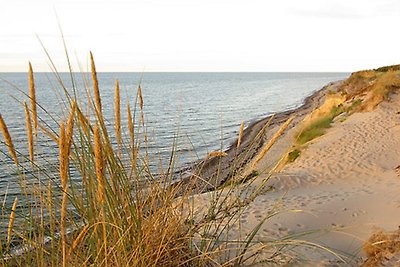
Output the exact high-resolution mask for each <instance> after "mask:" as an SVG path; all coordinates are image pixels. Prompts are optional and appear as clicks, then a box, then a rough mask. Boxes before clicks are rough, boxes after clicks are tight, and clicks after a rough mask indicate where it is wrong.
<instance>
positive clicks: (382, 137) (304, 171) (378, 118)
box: [197, 83, 400, 266]
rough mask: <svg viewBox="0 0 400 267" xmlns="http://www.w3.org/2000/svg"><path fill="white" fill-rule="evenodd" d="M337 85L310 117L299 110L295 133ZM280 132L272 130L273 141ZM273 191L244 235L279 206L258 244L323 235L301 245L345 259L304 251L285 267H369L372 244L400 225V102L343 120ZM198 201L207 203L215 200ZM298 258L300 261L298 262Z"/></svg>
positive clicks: (280, 145)
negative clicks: (364, 266)
mask: <svg viewBox="0 0 400 267" xmlns="http://www.w3.org/2000/svg"><path fill="white" fill-rule="evenodd" d="M337 85H338V83H336V84H331V85H330V86H328V87H327V88H325V89H324V90H322V91H324V92H325V93H323V92H318V93H316V94H315V95H314V98H313V99H314V100H313V101H312V102H314V104H313V105H311V106H309V107H308V109H307V108H306V109H304V108H303V109H299V110H300V111H301V112H300V113H299V110H297V113H298V116H297V118H296V121H295V123H293V125H296V123H298V122H299V121H301V120H302V119H303V118H304V116H305V115H306V114H307V112H309V111H310V109H313V108H315V105H317V104H318V103H321V100H322V99H323V98H324V97H325V95H326V92H327V91H328V90H332V88H333V89H335V88H336V87H337ZM278 126H279V124H277V125H275V126H274V125H273V127H271V129H269V131H270V132H271V134H273V133H274V131H276V129H277V128H278ZM296 127H297V126H293V127H291V128H289V129H288V130H287V131H286V133H285V135H284V136H283V137H282V138H281V139H280V140H279V141H278V142H277V144H276V146H274V148H273V149H272V150H271V151H270V152H269V153H268V154H267V155H266V156H265V157H264V159H263V160H261V161H260V162H259V163H258V165H257V166H256V169H257V170H264V174H261V175H260V177H258V178H257V180H256V181H255V182H254V184H253V185H252V186H255V187H257V186H258V185H260V183H261V182H262V181H263V179H265V178H267V177H269V174H268V171H269V170H271V168H272V166H274V165H275V164H276V163H277V162H278V160H279V158H280V157H281V156H282V154H284V153H285V152H287V151H288V149H290V147H291V144H293V139H294V136H295V135H296V133H298V131H299V129H297V128H296ZM267 185H270V186H273V188H274V189H273V190H272V191H269V192H266V193H265V194H262V195H260V196H259V197H257V198H256V199H255V201H254V202H253V203H252V204H251V206H250V207H249V209H247V210H246V211H245V212H244V213H243V214H242V215H241V218H240V224H241V225H240V227H241V229H242V232H243V233H246V232H250V231H251V230H252V229H254V227H255V226H256V225H257V224H258V223H259V222H260V221H261V220H262V219H263V218H265V217H266V216H267V215H268V212H270V211H271V208H272V207H273V206H274V205H279V210H281V211H282V213H281V214H279V215H276V216H274V217H272V218H270V219H268V220H267V221H266V222H265V223H264V224H263V226H262V227H261V229H260V231H259V232H258V234H257V236H256V239H257V240H264V241H265V240H273V239H277V238H282V237H284V236H288V235H293V234H300V235H301V233H305V232H307V231H315V232H313V233H308V234H306V235H304V236H302V235H301V236H299V237H298V238H297V239H301V240H306V241H309V242H313V243H315V244H318V245H321V246H324V247H325V248H327V249H330V250H332V251H333V252H335V253H337V255H340V257H341V259H340V258H338V256H337V255H334V254H333V253H330V252H328V251H327V250H323V249H322V250H321V249H315V248H311V247H307V246H304V245H303V246H299V247H297V248H294V249H293V251H291V252H288V253H287V254H286V255H287V257H286V258H285V259H282V264H283V263H289V264H293V265H301V266H303V265H306V266H326V265H328V266H331V265H335V264H339V265H341V264H343V265H345V266H348V265H350V266H352V265H359V264H360V263H362V262H363V261H364V260H365V254H364V252H363V250H362V247H363V243H364V242H365V240H366V239H368V237H369V236H370V235H371V234H372V233H373V232H374V231H376V229H378V228H382V229H385V230H387V231H393V230H396V229H398V227H399V225H400V194H399V192H400V95H399V94H392V95H390V98H389V100H388V101H384V102H382V103H381V104H380V105H379V106H378V107H376V108H375V109H374V110H372V111H369V112H358V113H354V114H351V115H347V116H346V115H344V116H340V117H338V118H337V119H336V120H335V122H334V123H333V124H332V127H331V128H329V129H328V130H327V132H326V134H325V135H323V136H320V137H318V138H316V139H314V140H312V141H311V142H310V143H308V144H307V145H306V147H305V148H303V149H302V152H301V155H300V157H299V158H297V159H296V160H295V161H294V162H293V163H289V164H287V165H286V166H285V167H284V168H283V169H282V170H281V171H280V172H279V173H274V174H272V176H271V177H270V178H269V180H268V184H267ZM197 198H198V199H204V200H203V201H206V199H207V194H202V195H198V196H197ZM285 210H286V212H285ZM287 210H296V212H290V211H287ZM290 255H294V257H295V258H294V259H290ZM301 255H303V256H304V257H301ZM260 257H261V258H262V257H263V255H260ZM264 257H268V255H264ZM302 258H304V259H306V260H307V261H302ZM343 260H344V261H343ZM398 263H399V265H400V262H398Z"/></svg>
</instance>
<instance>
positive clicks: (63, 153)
mask: <svg viewBox="0 0 400 267" xmlns="http://www.w3.org/2000/svg"><path fill="white" fill-rule="evenodd" d="M59 150H60V152H59V160H60V177H61V186H62V191H63V196H62V204H61V223H60V225H61V242H62V265H63V267H65V266H67V240H66V239H67V234H66V216H67V197H68V195H67V182H68V154H67V153H68V151H67V140H66V133H65V124H64V122H61V124H60V137H59Z"/></svg>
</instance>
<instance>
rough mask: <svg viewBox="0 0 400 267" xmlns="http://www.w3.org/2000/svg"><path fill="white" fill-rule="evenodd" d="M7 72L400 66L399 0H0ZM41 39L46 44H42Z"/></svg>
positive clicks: (1, 63) (0, 63)
mask: <svg viewBox="0 0 400 267" xmlns="http://www.w3.org/2000/svg"><path fill="white" fill-rule="evenodd" d="M0 7H1V10H2V14H1V16H0V25H2V26H1V27H0V72H7V71H11V72H14V71H18V72H19V71H21V72H24V71H27V69H28V67H27V66H28V62H29V61H30V62H32V64H33V67H34V70H35V71H50V67H49V59H48V58H47V56H46V53H45V51H44V49H43V47H42V46H41V44H40V41H41V42H42V43H43V45H44V47H45V49H46V50H47V52H48V53H49V54H50V56H51V59H52V61H54V62H55V64H56V66H57V68H58V69H59V71H65V70H67V64H66V58H65V51H64V47H63V41H62V38H61V34H60V28H59V24H60V25H61V28H62V31H63V33H64V37H65V41H66V45H67V48H68V52H69V55H70V58H71V61H72V64H73V68H74V70H75V71H79V70H84V71H85V70H87V66H88V55H89V51H92V52H93V54H94V57H95V61H96V65H97V70H98V71H115V72H117V71H139V72H140V71H147V72H151V71H304V72H308V71H321V72H324V71H338V72H352V71H357V70H361V69H370V68H376V67H380V66H383V65H391V64H400V53H399V51H400V49H399V48H400V34H399V31H398V27H399V25H400V1H399V0H301V1H299V0H279V1H278V0H273V1H270V0H229V1H228V0H201V1H194V0H168V1H167V0H130V1H129V0H107V1H105V0H35V1H31V0H12V1H11V0H0ZM39 40H40V41H39Z"/></svg>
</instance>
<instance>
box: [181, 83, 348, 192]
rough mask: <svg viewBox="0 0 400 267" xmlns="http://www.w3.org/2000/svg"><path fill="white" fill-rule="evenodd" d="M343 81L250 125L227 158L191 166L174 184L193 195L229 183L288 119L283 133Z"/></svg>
mask: <svg viewBox="0 0 400 267" xmlns="http://www.w3.org/2000/svg"><path fill="white" fill-rule="evenodd" d="M343 81H344V80H339V81H333V82H330V83H328V84H327V85H325V86H323V87H322V88H321V89H318V90H316V91H314V92H313V93H312V94H310V95H309V96H307V97H306V98H305V99H304V100H303V103H302V104H301V105H300V106H298V107H296V108H293V109H289V110H286V111H282V112H279V113H276V114H272V115H269V116H267V117H264V118H261V119H256V120H254V121H252V122H250V124H249V125H248V126H247V127H246V128H245V129H244V131H243V136H242V140H241V144H240V146H239V147H238V148H237V142H238V139H237V138H236V140H235V141H233V142H232V143H231V144H230V145H229V146H228V148H227V149H226V150H224V151H223V152H225V153H226V154H227V155H226V156H224V157H214V158H209V159H205V160H199V161H195V162H192V163H191V164H190V166H187V167H184V168H183V169H181V170H179V171H178V174H179V175H180V176H181V178H180V179H179V180H178V181H177V182H178V183H180V184H185V185H187V186H188V187H192V188H193V189H194V190H195V191H194V192H195V193H204V192H207V191H212V190H216V189H217V188H218V187H220V186H221V185H223V184H224V183H225V182H228V181H229V179H230V178H232V177H233V176H234V175H235V174H237V173H238V172H240V171H242V170H243V168H245V166H246V165H248V164H249V162H251V161H252V160H253V159H254V158H255V156H256V155H257V154H258V153H259V152H260V150H261V148H262V146H263V145H264V143H265V142H266V141H267V140H268V139H270V138H271V136H272V134H273V133H275V132H276V131H277V130H278V129H279V128H280V127H281V125H282V124H283V123H285V122H286V121H287V120H288V119H289V118H290V117H292V116H295V119H294V120H293V122H292V123H291V124H290V125H289V127H288V129H287V130H286V131H288V130H290V129H291V128H293V127H295V126H296V125H297V123H299V122H300V121H301V120H303V118H304V117H305V116H306V115H308V114H309V113H310V112H311V111H312V110H313V109H315V108H317V107H318V106H319V105H321V103H322V102H323V100H324V98H325V96H326V95H327V94H328V92H329V91H335V90H337V88H338V87H339V86H340V85H341V84H342V83H343ZM271 118H272V120H271ZM270 120H271V121H270ZM267 123H270V125H269V126H268V127H267V128H266V129H265V132H264V133H263V134H262V138H257V135H258V134H259V133H260V131H261V130H262V129H263V127H264V126H265V125H266V124H267ZM280 150H282V149H280ZM284 152H285V151H283V150H282V151H281V154H279V152H278V154H279V155H278V154H277V153H276V152H275V153H274V159H275V161H278V160H279V159H280V157H281V156H282V155H283V153H284ZM243 154H244V155H243ZM238 155H243V157H241V158H240V159H239V160H237V159H238ZM193 177H195V178H193ZM196 177H197V178H198V177H201V179H197V178H196ZM185 187H186V186H185Z"/></svg>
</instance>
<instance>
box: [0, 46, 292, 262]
mask: <svg viewBox="0 0 400 267" xmlns="http://www.w3.org/2000/svg"><path fill="white" fill-rule="evenodd" d="M90 62H91V70H92V73H91V74H92V85H93V87H91V88H90V87H88V88H86V90H87V91H88V95H89V96H90V95H91V92H92V93H93V94H94V101H92V100H91V98H90V97H89V98H88V103H85V104H82V100H81V99H78V96H77V95H76V94H73V96H72V94H70V93H69V91H68V90H67V88H65V87H64V84H63V83H62V82H60V86H61V88H62V90H61V91H62V92H63V93H64V104H65V106H66V110H65V112H64V114H66V117H65V118H63V119H62V120H61V121H52V123H53V124H55V125H57V126H56V127H57V128H56V129H55V128H53V129H52V128H49V126H48V125H51V123H45V121H46V119H49V118H50V120H52V118H54V117H53V116H51V114H50V112H48V111H47V110H46V109H45V108H44V107H42V106H40V105H38V103H36V96H35V89H34V88H35V85H34V73H33V70H32V66H31V65H30V64H29V93H28V94H26V96H27V97H28V98H29V100H30V103H31V105H30V108H29V107H28V105H27V104H26V103H25V105H24V107H25V112H26V120H27V121H26V125H27V134H28V139H29V143H28V146H29V149H28V151H29V154H28V155H24V154H23V153H20V152H18V151H17V150H16V149H15V147H14V144H13V141H12V139H11V135H10V133H9V131H8V129H7V125H6V122H5V121H4V120H3V118H2V117H1V115H0V126H1V129H2V132H3V137H4V142H2V143H1V147H0V150H1V151H2V153H3V154H7V155H9V156H10V158H11V159H12V160H13V162H14V163H15V164H14V169H15V173H17V174H18V175H19V179H20V180H21V181H27V180H28V179H32V178H34V179H36V181H37V182H36V183H35V186H32V187H23V186H21V195H20V196H19V198H22V199H23V200H17V198H15V201H14V204H13V205H12V207H11V208H7V207H5V206H4V205H3V208H2V211H3V214H5V213H4V211H8V213H7V214H8V215H4V216H3V219H2V221H1V222H0V223H1V224H7V225H8V233H7V236H6V237H2V236H1V237H0V241H1V246H0V253H1V258H0V263H1V264H2V265H3V266H26V265H35V266H59V265H62V266H87V265H90V266H240V265H242V264H244V263H254V261H255V256H256V255H257V251H259V250H264V251H265V250H267V251H269V250H270V251H272V253H270V254H269V255H270V256H269V260H270V261H271V262H273V261H274V258H275V257H276V256H277V255H279V254H281V253H279V248H282V247H284V246H287V245H289V244H292V245H293V244H295V242H294V240H290V242H285V241H284V240H289V239H282V240H281V242H276V241H260V240H256V239H255V236H256V233H257V231H258V230H259V229H260V228H261V225H262V224H263V223H264V222H265V221H266V220H267V219H268V218H269V217H271V216H273V215H274V214H277V213H278V211H277V210H276V209H275V207H270V208H269V210H268V211H267V214H268V216H267V217H266V219H265V220H263V221H262V222H261V223H260V224H259V225H257V226H256V227H255V228H254V229H253V230H252V231H251V232H250V233H240V234H239V235H235V236H236V237H235V238H232V237H231V238H229V237H230V236H231V235H230V234H231V233H232V232H233V231H236V230H235V229H236V228H235V226H236V225H237V224H238V221H239V219H240V216H241V214H242V213H243V211H244V210H245V209H247V208H248V207H249V205H250V204H251V202H252V201H253V200H254V199H255V198H256V197H257V196H258V194H260V193H261V192H263V190H262V188H260V187H254V186H252V183H253V181H254V180H255V179H256V178H257V175H256V176H255V177H252V178H251V179H250V180H249V181H247V183H246V184H245V185H243V184H241V183H235V184H233V185H232V186H228V187H227V188H225V189H224V190H217V191H214V192H210V193H208V194H207V195H205V196H206V200H205V201H204V200H203V201H200V202H199V200H198V199H197V198H196V197H193V192H192V188H191V187H190V186H187V184H185V183H174V182H175V181H176V180H179V178H180V177H179V174H177V173H174V171H173V170H174V169H175V166H173V165H174V164H175V160H174V155H175V152H174V149H175V148H174V147H172V148H171V159H170V161H169V163H168V164H169V166H167V167H164V166H160V168H159V169H158V171H157V172H154V171H153V170H152V168H151V167H150V165H151V164H150V163H151V162H150V158H149V156H148V151H147V142H148V137H147V135H146V131H145V129H146V128H145V120H144V113H143V108H144V105H145V102H144V99H143V96H142V92H141V90H142V89H141V88H140V86H139V87H138V90H137V97H136V99H135V102H134V103H133V104H134V105H133V106H134V107H135V108H134V109H133V114H132V110H131V106H130V104H128V105H127V114H128V115H127V117H128V120H127V121H126V122H124V123H126V125H123V124H122V122H121V121H120V120H121V116H120V112H121V107H120V96H119V83H118V81H116V89H115V90H116V91H115V97H116V99H115V103H116V105H115V108H116V110H115V119H116V122H115V129H114V130H115V132H116V135H115V136H116V137H115V138H116V142H114V141H115V140H113V137H111V136H113V135H112V134H111V132H109V130H108V128H107V127H106V124H105V120H104V118H103V114H102V103H101V97H100V86H99V82H98V80H97V73H96V66H95V62H94V58H93V55H92V53H90ZM55 74H56V76H57V77H59V75H58V73H57V72H56V73H55ZM71 77H72V79H73V75H71ZM74 84H75V83H74ZM149 101H151V100H149ZM137 104H138V105H137ZM86 107H89V108H88V109H87V108H86ZM37 108H39V109H40V110H41V111H42V112H44V113H46V114H47V115H48V116H47V117H42V118H38V117H37V110H36V109H37ZM85 110H86V111H85ZM137 112H139V116H136V115H137V114H136V113H137ZM291 121H292V118H291V119H290V120H289V121H288V122H287V123H286V124H284V128H286V127H287V126H288V124H289V123H290V122H291ZM32 122H33V123H32ZM32 124H33V127H32ZM124 126H125V127H126V128H127V130H128V133H129V134H128V137H127V138H126V139H127V140H125V139H123V138H122V135H121V128H123V127H124ZM32 128H33V129H32ZM284 128H282V129H281V130H280V131H279V132H278V133H277V134H276V138H274V139H273V140H271V141H270V142H269V143H267V146H266V147H267V149H264V150H263V151H262V155H260V156H259V158H260V157H263V156H264V154H265V153H266V152H267V150H268V149H269V148H270V147H271V146H272V145H273V143H274V142H275V141H276V139H277V138H278V137H279V135H280V134H282V132H283V131H284ZM36 129H38V130H37V131H38V132H36ZM32 130H33V132H34V135H35V138H33V137H32ZM263 130H265V129H263ZM242 135H243V124H242V126H241V128H240V137H239V141H238V145H237V146H239V145H240V141H241V138H242ZM260 138H262V135H260ZM33 139H35V140H33ZM41 139H46V140H53V142H55V143H56V144H57V147H58V150H59V160H58V165H57V166H56V168H57V169H58V173H57V172H56V173H54V172H51V171H49V170H48V169H46V168H42V167H41V165H40V162H39V161H37V157H34V154H35V153H37V151H36V149H37V147H36V146H35V145H34V144H33V142H36V143H38V142H41ZM115 144H116V145H115ZM5 147H7V149H8V152H7V149H6V148H5ZM123 151H128V152H127V153H126V154H123V153H125V152H123ZM224 156H226V153H224V152H214V153H210V154H209V155H207V156H206V159H207V158H209V157H213V158H222V157H224ZM239 156H240V155H238V157H239ZM259 158H257V159H256V161H257V160H259ZM30 169H33V171H30ZM73 173H78V174H79V180H78V181H77V180H76V179H71V178H72V175H73ZM237 175H240V174H237ZM232 178H233V177H232ZM190 179H191V181H195V180H196V179H198V180H202V182H204V179H205V178H203V177H198V176H196V175H193V177H190ZM194 183H195V182H194ZM23 184H24V183H21V185H23ZM242 236H244V237H243V238H242ZM4 238H6V240H4Z"/></svg>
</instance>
